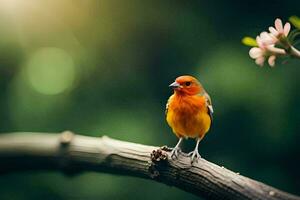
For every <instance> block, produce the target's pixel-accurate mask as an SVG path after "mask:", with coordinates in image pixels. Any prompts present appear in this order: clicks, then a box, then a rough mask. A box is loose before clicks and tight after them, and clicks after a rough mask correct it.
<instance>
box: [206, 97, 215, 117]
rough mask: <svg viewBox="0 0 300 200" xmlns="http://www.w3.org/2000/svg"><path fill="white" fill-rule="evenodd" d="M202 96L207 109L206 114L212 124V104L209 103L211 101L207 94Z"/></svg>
mask: <svg viewBox="0 0 300 200" xmlns="http://www.w3.org/2000/svg"><path fill="white" fill-rule="evenodd" d="M204 96H205V98H206V105H207V108H208V114H209V116H210V120H211V122H212V121H213V112H214V109H213V106H212V103H211V99H210V96H209V95H208V94H207V92H205V93H204Z"/></svg>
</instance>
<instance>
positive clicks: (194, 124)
mask: <svg viewBox="0 0 300 200" xmlns="http://www.w3.org/2000/svg"><path fill="white" fill-rule="evenodd" d="M167 107H168V109H167V110H168V111H167V116H166V117H167V122H168V124H169V126H170V127H171V128H172V130H173V132H174V133H175V134H176V136H177V137H190V138H198V137H199V138H203V137H204V135H205V134H206V133H207V132H208V130H209V128H210V125H211V118H210V115H209V110H208V107H207V100H206V97H205V96H200V95H194V96H186V95H177V94H174V95H172V96H171V97H170V98H169V101H168V106H167Z"/></svg>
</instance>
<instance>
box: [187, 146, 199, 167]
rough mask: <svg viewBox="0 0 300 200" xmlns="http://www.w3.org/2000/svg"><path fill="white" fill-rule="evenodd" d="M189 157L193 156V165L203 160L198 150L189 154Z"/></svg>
mask: <svg viewBox="0 0 300 200" xmlns="http://www.w3.org/2000/svg"><path fill="white" fill-rule="evenodd" d="M188 156H191V164H193V163H194V162H198V160H199V159H200V158H201V156H200V154H199V152H198V150H197V149H195V150H194V151H192V152H190V153H188Z"/></svg>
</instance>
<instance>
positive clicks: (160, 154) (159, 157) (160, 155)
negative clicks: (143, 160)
mask: <svg viewBox="0 0 300 200" xmlns="http://www.w3.org/2000/svg"><path fill="white" fill-rule="evenodd" d="M167 159H168V154H167V153H166V152H164V151H163V150H162V149H157V150H153V151H152V153H151V160H152V162H155V163H156V162H160V161H165V160H167Z"/></svg>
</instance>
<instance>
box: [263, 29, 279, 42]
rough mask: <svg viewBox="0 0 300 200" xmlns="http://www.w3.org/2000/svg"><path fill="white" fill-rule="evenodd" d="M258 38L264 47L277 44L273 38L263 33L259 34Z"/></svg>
mask: <svg viewBox="0 0 300 200" xmlns="http://www.w3.org/2000/svg"><path fill="white" fill-rule="evenodd" d="M260 38H261V40H262V42H263V43H264V44H265V45H270V44H275V43H276V42H277V38H276V37H275V36H273V35H272V34H270V33H268V32H265V31H264V32H262V33H261V34H260Z"/></svg>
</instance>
